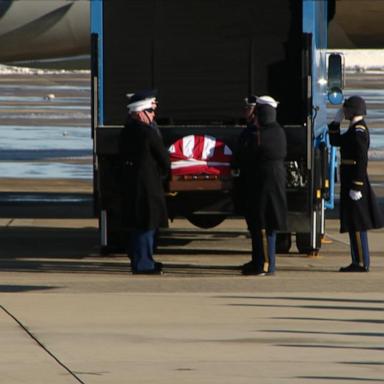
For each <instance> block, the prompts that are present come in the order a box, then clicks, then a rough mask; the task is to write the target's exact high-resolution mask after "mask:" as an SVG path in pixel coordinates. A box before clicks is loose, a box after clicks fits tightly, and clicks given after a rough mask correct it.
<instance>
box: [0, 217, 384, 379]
mask: <svg viewBox="0 0 384 384" xmlns="http://www.w3.org/2000/svg"><path fill="white" fill-rule="evenodd" d="M383 233H384V230H378V231H370V232H369V239H370V248H371V261H372V268H371V271H370V272H369V273H342V274H341V273H339V272H337V270H338V268H339V267H340V266H342V265H347V264H348V263H349V245H348V242H347V236H346V235H345V234H340V233H338V222H337V220H333V219H331V220H328V221H327V235H326V241H325V243H324V244H323V246H322V249H321V251H320V254H319V256H317V257H307V256H306V255H300V254H298V253H297V251H296V248H295V245H294V244H293V245H292V249H291V253H290V254H284V255H278V258H277V267H278V271H277V274H276V275H275V276H270V277H252V276H249V277H243V276H241V275H240V270H239V268H238V267H239V266H240V265H241V264H242V263H243V262H246V261H248V260H249V257H250V253H249V252H250V240H249V238H248V236H247V232H246V230H245V227H244V223H243V221H242V220H227V221H225V222H224V223H223V224H221V225H220V226H219V227H217V228H215V229H212V230H200V229H198V228H194V227H193V226H191V225H190V224H189V223H187V222H186V221H184V220H175V222H174V223H172V225H171V228H170V229H169V230H167V231H165V232H163V233H162V236H161V241H160V245H159V252H158V253H159V254H158V256H157V259H158V260H159V261H162V262H163V263H164V264H165V268H164V270H165V273H164V275H161V276H137V275H134V276H133V275H132V274H131V273H130V265H129V261H128V260H127V258H126V256H125V255H123V254H115V255H104V256H101V255H100V253H99V235H98V231H97V222H96V220H95V219H89V218H88V219H60V220H59V219H33V218H30V219H17V218H3V219H0V240H1V244H2V246H1V251H0V333H1V348H0V374H1V375H0V377H1V380H0V382H1V383H4V384H20V383H23V384H45V383H49V384H52V383H53V384H70V383H86V384H91V383H95V384H96V383H108V384H115V383H116V384H117V383H119V384H120V383H135V384H136V383H158V384H163V383H167V384H169V383H183V384H189V383H191V384H192V383H194V384H196V383H200V384H201V383H207V384H208V383H209V384H216V383H220V384H223V383H225V384H245V383H247V384H248V383H260V384H264V383H271V384H272V383H273V384H276V383H287V384H288V383H289V384H292V383H325V382H327V383H355V382H372V383H382V382H383V381H384V359H383V350H384V343H383V337H384V316H383V314H384V312H383V310H384V305H383V304H384V294H383V293H384V284H383V276H384V252H383V249H384V236H383Z"/></svg>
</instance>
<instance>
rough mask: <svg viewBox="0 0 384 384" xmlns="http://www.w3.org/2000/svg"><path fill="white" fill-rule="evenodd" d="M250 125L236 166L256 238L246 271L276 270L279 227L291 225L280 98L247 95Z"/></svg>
mask: <svg viewBox="0 0 384 384" xmlns="http://www.w3.org/2000/svg"><path fill="white" fill-rule="evenodd" d="M245 104H246V105H245V118H246V120H247V127H246V128H245V129H244V131H243V132H242V133H241V135H240V138H239V145H238V150H237V153H236V154H235V160H234V164H233V166H234V168H237V169H238V170H239V176H238V180H237V181H236V184H237V186H238V188H239V190H238V192H236V193H237V195H238V198H239V199H240V201H241V205H242V207H241V210H242V213H243V214H244V217H245V220H246V222H247V226H248V229H249V231H250V234H251V238H252V260H251V261H250V262H248V263H246V264H244V265H243V266H242V274H243V275H258V276H266V275H272V274H274V272H275V247H276V230H284V229H286V226H287V201H286V190H285V188H286V171H285V166H284V158H285V156H286V153H287V143H286V137H285V132H284V130H283V129H282V127H281V126H280V125H279V124H278V122H277V121H276V108H277V105H278V102H277V101H276V100H274V99H273V98H272V97H270V96H262V97H257V96H250V97H247V98H246V99H245Z"/></svg>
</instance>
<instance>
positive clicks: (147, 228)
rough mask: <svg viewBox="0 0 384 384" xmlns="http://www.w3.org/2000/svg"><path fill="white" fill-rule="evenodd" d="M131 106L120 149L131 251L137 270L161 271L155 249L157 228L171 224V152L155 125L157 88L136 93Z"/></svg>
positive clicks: (131, 100) (124, 211) (124, 201)
mask: <svg viewBox="0 0 384 384" xmlns="http://www.w3.org/2000/svg"><path fill="white" fill-rule="evenodd" d="M127 107H128V113H129V117H128V119H127V122H126V124H125V126H124V128H123V130H122V132H121V135H120V141H119V152H120V158H121V162H122V200H123V203H122V207H123V212H122V213H123V222H124V226H125V227H126V228H127V229H128V239H127V240H128V241H127V243H128V244H127V245H128V255H129V256H130V258H131V261H132V272H133V273H140V274H153V273H160V272H161V269H162V265H161V263H158V262H155V261H154V259H153V249H154V239H155V235H156V231H157V230H158V228H159V227H166V226H167V225H168V216H167V209H166V202H165V196H164V188H163V184H164V179H165V178H166V177H167V175H168V172H169V168H170V162H169V155H168V151H167V150H166V148H165V147H164V144H163V141H162V139H161V136H160V135H159V131H158V130H157V127H156V126H155V125H154V118H155V109H156V101H155V94H154V92H153V91H145V92H139V93H136V94H134V95H133V96H131V98H130V100H129V103H128V106H127Z"/></svg>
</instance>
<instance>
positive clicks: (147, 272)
mask: <svg viewBox="0 0 384 384" xmlns="http://www.w3.org/2000/svg"><path fill="white" fill-rule="evenodd" d="M162 273H163V264H162V263H158V262H155V266H154V268H153V269H144V270H142V271H138V270H137V269H132V274H134V275H161V274H162Z"/></svg>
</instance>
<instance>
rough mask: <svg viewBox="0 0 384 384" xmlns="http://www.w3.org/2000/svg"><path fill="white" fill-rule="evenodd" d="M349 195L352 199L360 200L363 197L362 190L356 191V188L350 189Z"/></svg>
mask: <svg viewBox="0 0 384 384" xmlns="http://www.w3.org/2000/svg"><path fill="white" fill-rule="evenodd" d="M349 197H350V198H351V199H352V200H354V201H357V200H360V199H361V198H362V197H363V194H362V193H361V191H355V190H354V189H351V190H350V191H349Z"/></svg>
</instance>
